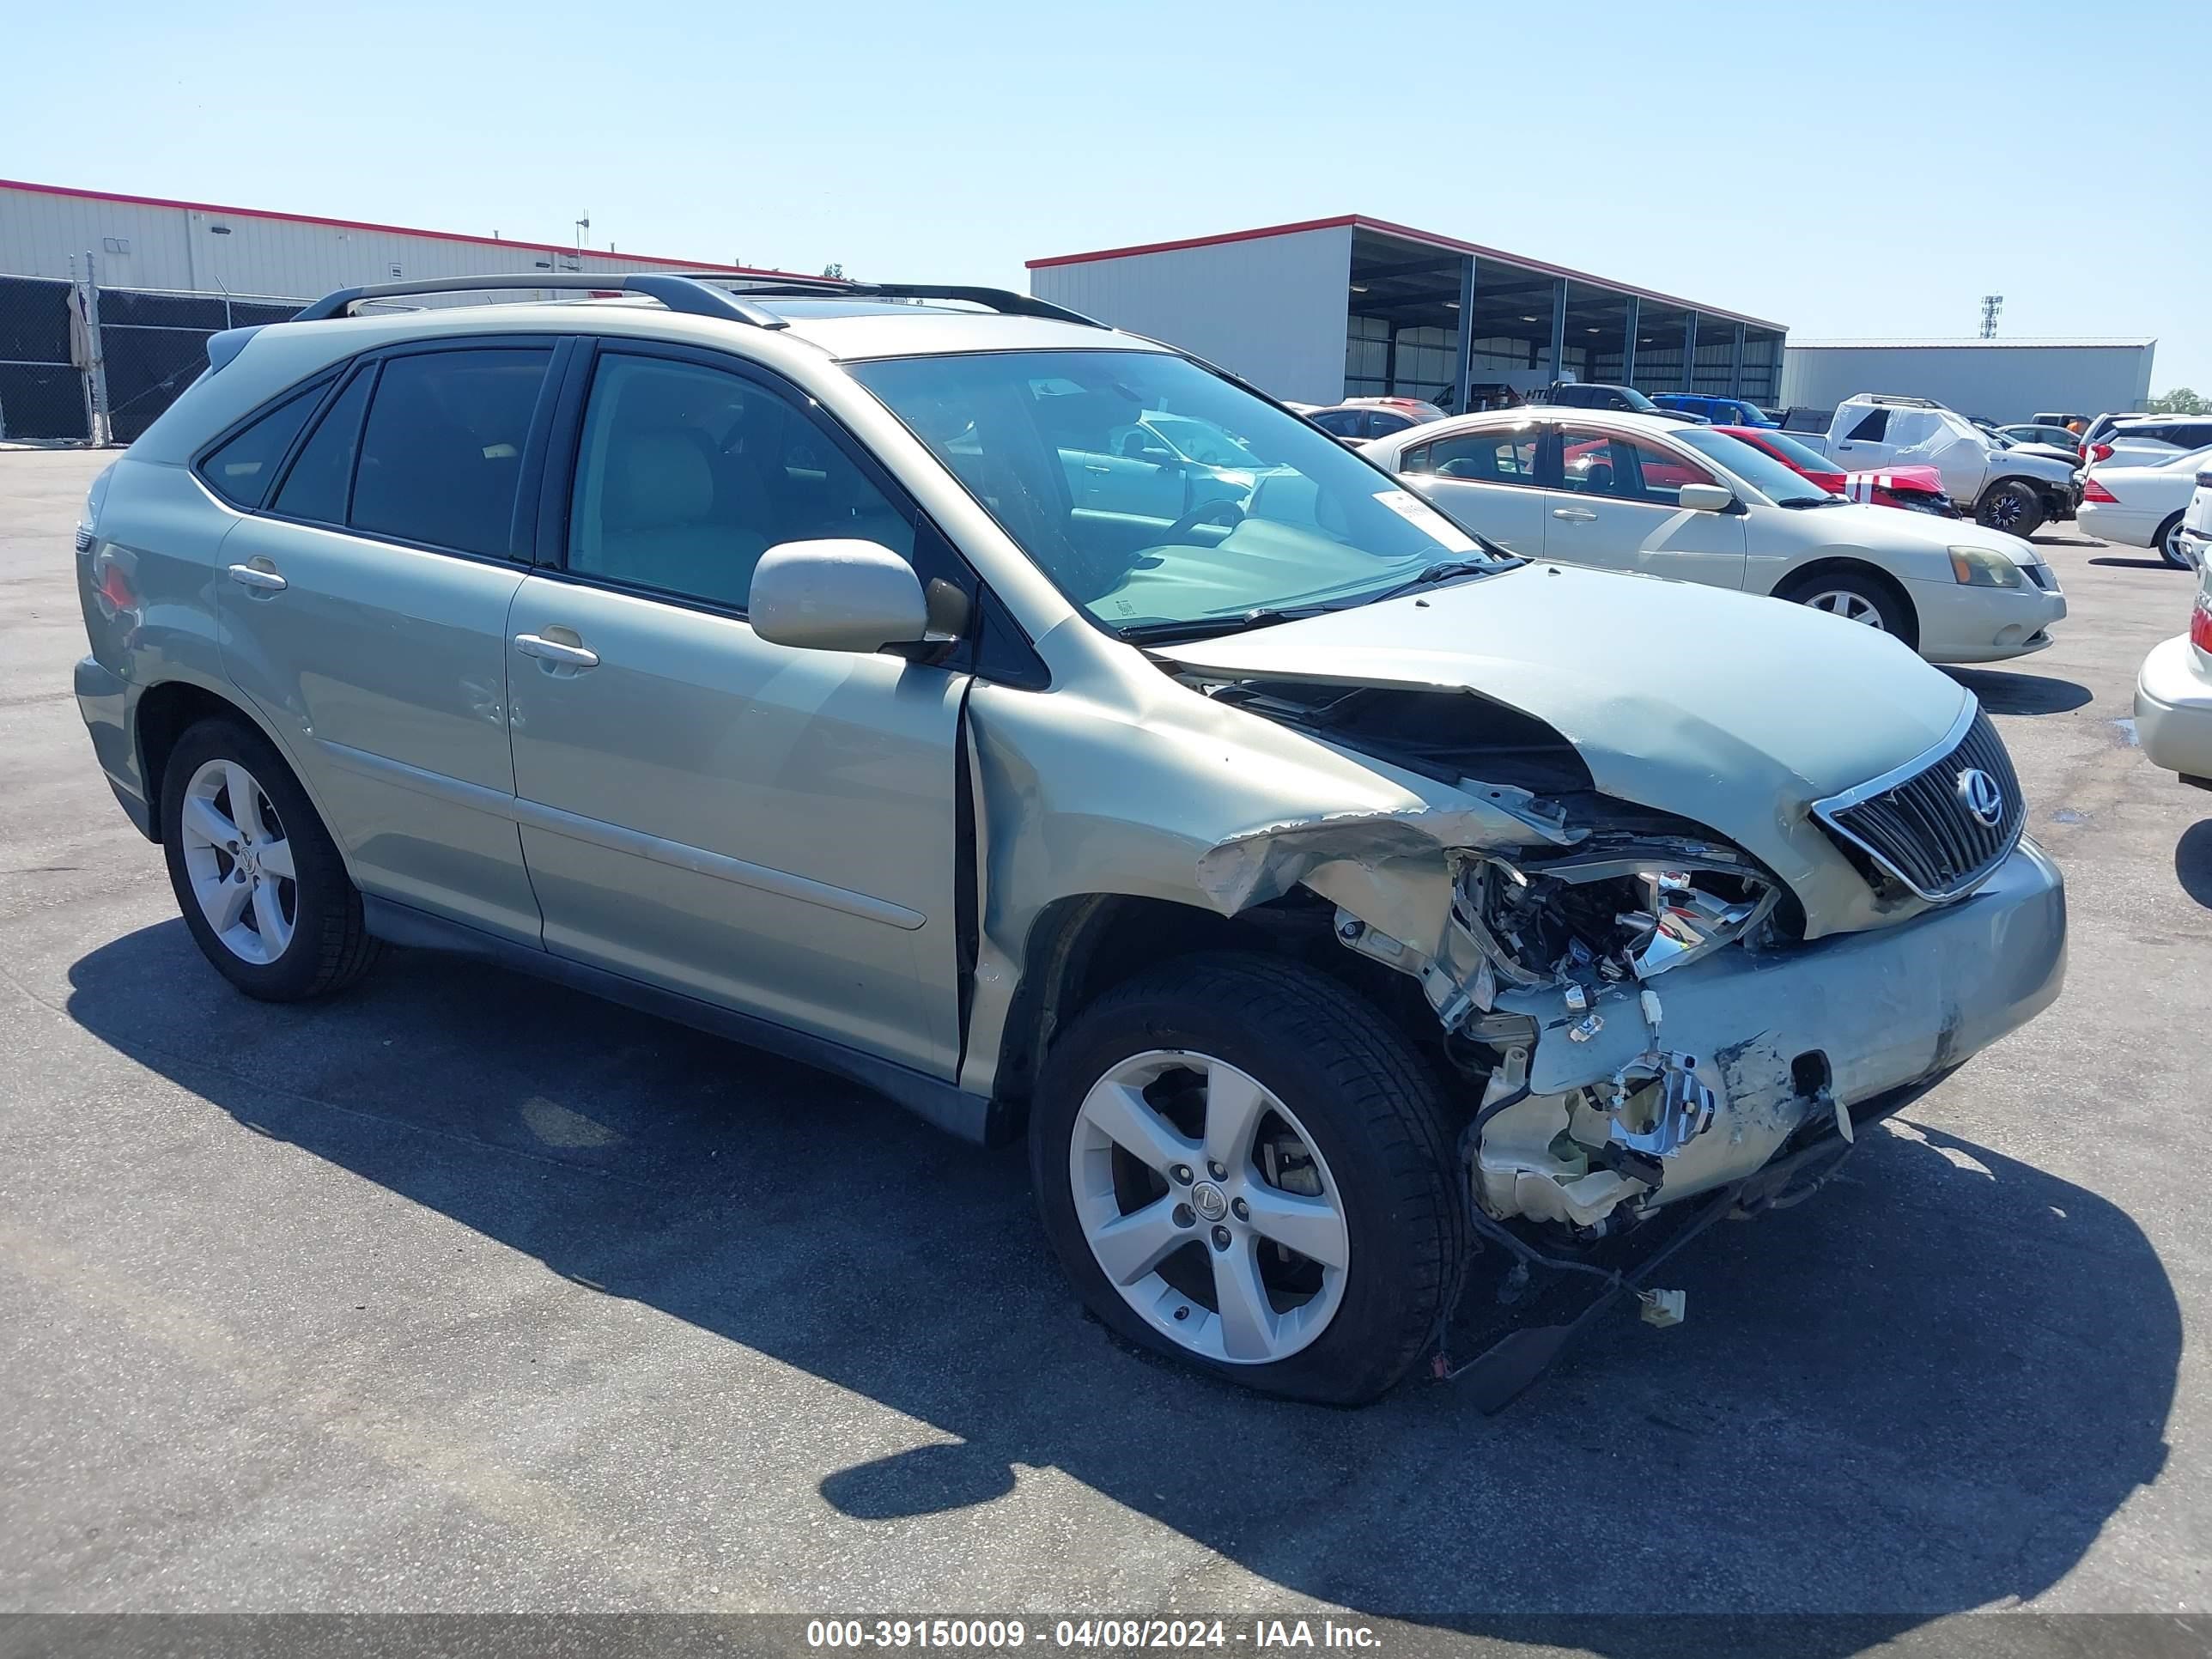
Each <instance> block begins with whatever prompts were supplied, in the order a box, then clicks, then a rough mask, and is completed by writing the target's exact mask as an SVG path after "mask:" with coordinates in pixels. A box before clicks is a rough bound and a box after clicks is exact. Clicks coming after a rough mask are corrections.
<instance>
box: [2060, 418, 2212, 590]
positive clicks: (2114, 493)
mask: <svg viewBox="0 0 2212 1659" xmlns="http://www.w3.org/2000/svg"><path fill="white" fill-rule="evenodd" d="M2207 468H2212V448H2207V449H2199V450H2195V451H2187V450H2177V451H2173V452H2172V453H2171V459H2150V460H2137V461H2128V460H2125V459H2122V458H2121V457H2119V456H2118V455H2115V456H2114V457H2113V459H2111V460H2109V461H2093V462H2091V463H2090V465H2089V470H2088V471H2087V473H2085V474H2084V475H2083V476H2082V479H2081V507H2080V509H2079V510H2078V511H2077V512H2076V513H2075V515H2074V522H2075V524H2076V525H2078V526H2080V527H2081V529H2083V530H2085V531H2087V532H2088V533H2089V534H2090V535H2092V536H2094V537H2096V538H2098V539H2099V540H2100V541H2107V542H2124V543H2125V544H2127V545H2129V546H2130V547H2151V548H2156V549H2157V550H2158V552H2159V554H2160V556H2161V557H2162V558H2164V559H2165V561H2166V562H2167V563H2168V564H2170V565H2172V566H2174V567H2175V568H2179V569H2184V570H2185V569H2187V568H2190V567H2191V566H2192V565H2195V564H2197V562H2199V561H2200V560H2201V559H2202V557H2203V550H2204V543H2203V540H2201V539H2192V538H2189V537H2185V536H2184V535H2183V534H2182V533H2181V527H2182V521H2183V520H2184V518H2185V515H2186V513H2187V512H2188V509H2189V505H2190V500H2191V495H2192V494H2194V495H2202V494H2203V491H2202V490H2200V489H2197V482H2198V480H2199V479H2200V478H2203V477H2207V476H2212V475H2208V473H2207Z"/></svg>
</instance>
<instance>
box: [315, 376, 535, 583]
mask: <svg viewBox="0 0 2212 1659" xmlns="http://www.w3.org/2000/svg"><path fill="white" fill-rule="evenodd" d="M552 358H553V354H552V352H551V351H550V349H509V348H502V347H485V348H482V349H468V350H463V351H428V352H422V353H420V354H418V355H416V356H405V357H393V358H391V359H389V360H387V361H386V363H385V365H384V368H383V372H382V373H381V374H380V375H379V376H378V377H377V382H376V392H375V395H374V398H372V399H371V400H370V403H369V406H368V424H367V425H366V426H365V427H364V428H362V436H361V459H360V465H358V467H357V468H356V471H355V474H354V485H353V510H352V512H351V513H349V515H348V520H347V521H348V522H349V524H351V525H352V526H354V528H356V529H357V530H367V531H371V532H375V533H377V534H379V535H384V536H393V537H397V538H399V539H401V540H403V541H410V542H422V543H425V544H428V545H430V546H432V547H449V548H453V549H454V550H457V551H459V552H463V553H486V554H491V555H494V556H502V557H503V556H507V554H508V553H509V552H510V551H511V550H512V546H513V527H514V500H515V492H516V490H517V489H518V488H519V487H520V483H521V478H522V454H523V450H524V448H525V447H526V444H527V443H528V441H529V437H530V421H531V416H532V413H533V412H534V411H535V410H536V409H537V407H538V392H539V391H540V389H541V388H542V387H543V386H544V383H545V371H546V368H547V366H548V365H549V364H550V362H552Z"/></svg>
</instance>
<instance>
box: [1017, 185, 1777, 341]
mask: <svg viewBox="0 0 2212 1659" xmlns="http://www.w3.org/2000/svg"><path fill="white" fill-rule="evenodd" d="M1341 225H1350V226H1351V227H1352V228H1354V229H1356V230H1372V231H1377V232H1379V233H1381V234H1383V235H1385V236H1397V237H1402V238H1403V239H1404V240H1407V241H1409V242H1419V243H1422V244H1424V245H1425V246H1429V247H1440V248H1448V249H1449V250H1450V251H1451V252H1455V253H1473V254H1477V255H1480V257H1481V258H1486V259H1495V260H1497V261H1498V263H1499V264H1509V265H1516V266H1518V267H1519V268H1520V269H1522V270H1534V271H1541V272H1542V273H1543V274H1544V275H1545V276H1565V277H1567V278H1568V279H1570V280H1571V281H1573V282H1577V283H1593V284H1595V285H1596V286H1597V287H1599V288H1604V289H1612V290H1613V292H1615V293H1617V294H1633V295H1636V296H1637V297H1638V299H1642V300H1656V301H1660V302H1661V303H1662V304H1663V305H1670V306H1680V307H1682V308H1683V309H1684V310H1686V311H1694V312H1696V313H1698V314H1699V316H1700V317H1718V318H1724V319H1727V320H1728V321H1729V322H1734V323H1748V324H1750V325H1752V326H1753V327H1755V328H1771V329H1777V330H1782V329H1783V327H1784V325H1782V324H1780V323H1771V322H1769V321H1767V320H1766V319H1765V318H1763V317H1752V316H1747V315H1746V314H1745V313H1742V312H1740V311H1726V310H1723V309H1722V308H1721V307H1718V306H1709V305H1705V304H1702V303H1700V302H1699V301H1695V300H1684V299H1679V298H1677V297H1676V296H1675V295H1671V294H1662V293H1660V292H1658V291H1657V290H1656V289H1648V288H1638V287H1637V286H1636V285H1635V284H1634V283H1620V282H1615V281H1613V279H1612V278H1611V277H1609V276H1592V275H1591V274H1590V273H1589V272H1588V271H1586V270H1574V269H1573V268H1572V267H1571V266H1567V265H1555V264H1548V263H1547V262H1546V261H1544V260H1542V259H1531V258H1528V256H1527V255H1525V254H1521V253H1508V252H1505V251H1504V249H1502V248H1494V247H1486V246H1483V245H1482V244H1481V243H1480V242H1467V241H1462V240H1460V239H1459V238H1458V237H1456V236H1440V235H1438V234H1437V233H1436V232H1435V231H1432V230H1416V229H1414V228H1413V227H1412V226H1411V225H1399V224H1393V223H1391V222H1390V221H1389V220H1388V219H1371V218H1370V217H1368V216H1367V215H1365V214H1364V213H1341V214H1339V215H1337V216H1335V217H1334V218H1333V219H1302V220H1300V221H1298V222H1297V223H1295V224H1288V225H1262V226H1261V227H1259V228H1257V229H1255V230H1230V231H1222V232H1219V233H1218V234H1214V235H1212V236H1186V237H1184V238H1183V239H1182V240H1180V241H1175V242H1141V243H1139V244H1137V245H1136V246H1132V247H1109V248H1100V249H1098V250H1097V252H1091V253H1056V254H1053V255H1051V256H1049V257H1048V258H1042V259H1031V260H1030V261H1029V262H1028V269H1030V270H1044V269H1045V268H1047V267H1048V266H1051V265H1079V264H1089V263H1091V261H1093V260H1097V259H1127V258H1135V257H1136V256H1138V255H1139V254H1146V253H1171V252H1176V250H1178V249H1181V248H1187V247H1216V246H1220V245H1221V244H1223V243H1225V242H1250V241H1257V240H1260V239H1261V238H1262V237H1267V236H1293V235H1296V234H1297V233H1298V232H1300V231H1302V230H1333V229H1335V228H1337V227H1339V226H1341ZM1784 331H1785V332H1786V330H1784Z"/></svg>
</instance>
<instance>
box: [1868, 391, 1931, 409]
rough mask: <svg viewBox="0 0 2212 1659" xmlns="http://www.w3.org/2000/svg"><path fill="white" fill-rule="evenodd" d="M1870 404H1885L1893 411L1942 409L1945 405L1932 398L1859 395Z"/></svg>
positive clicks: (1884, 393)
mask: <svg viewBox="0 0 2212 1659" xmlns="http://www.w3.org/2000/svg"><path fill="white" fill-rule="evenodd" d="M1861 395H1863V397H1864V398H1866V400H1867V401H1868V402H1869V403H1870V404H1888V405H1889V406H1890V407H1891V408H1893V409H1943V408H1946V407H1948V405H1947V404H1939V403H1937V402H1936V400H1935V399H1934V398H1907V397H1904V396H1901V395H1899V394H1897V393H1893V392H1865V393H1863V394H1861Z"/></svg>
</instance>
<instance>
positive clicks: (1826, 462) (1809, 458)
mask: <svg viewBox="0 0 2212 1659" xmlns="http://www.w3.org/2000/svg"><path fill="white" fill-rule="evenodd" d="M1759 438H1760V439H1761V441H1763V443H1764V444H1765V447H1767V448H1769V449H1771V450H1773V451H1774V452H1775V453H1777V454H1778V455H1780V456H1781V457H1782V459H1784V461H1786V462H1788V463H1789V464H1790V465H1791V466H1794V467H1796V469H1797V470H1798V471H1800V472H1840V471H1843V469H1842V468H1841V467H1839V466H1838V465H1836V464H1835V463H1834V462H1833V461H1832V460H1830V459H1828V458H1827V457H1826V455H1823V454H1822V453H1820V451H1819V450H1817V449H1815V448H1814V447H1812V446H1811V445H1810V444H1802V443H1800V442H1798V441H1797V440H1796V439H1795V438H1793V437H1790V435H1788V434H1787V433H1783V432H1773V431H1762V432H1761V433H1760V434H1759ZM1749 447H1751V448H1753V449H1757V448H1759V447H1760V445H1759V444H1753V445H1750V446H1749Z"/></svg>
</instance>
